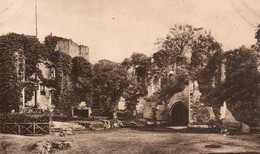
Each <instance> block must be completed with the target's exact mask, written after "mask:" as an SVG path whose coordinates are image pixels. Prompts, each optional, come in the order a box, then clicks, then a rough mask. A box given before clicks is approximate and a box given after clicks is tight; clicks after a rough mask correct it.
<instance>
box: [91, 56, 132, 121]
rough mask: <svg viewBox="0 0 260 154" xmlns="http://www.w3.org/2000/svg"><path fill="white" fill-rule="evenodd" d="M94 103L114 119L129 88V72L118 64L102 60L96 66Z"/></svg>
mask: <svg viewBox="0 0 260 154" xmlns="http://www.w3.org/2000/svg"><path fill="white" fill-rule="evenodd" d="M93 70H94V74H95V75H94V81H93V83H94V95H93V102H94V103H96V104H94V105H95V106H97V107H98V108H99V109H100V111H101V112H103V113H104V114H106V115H109V116H111V117H112V113H116V112H117V105H118V104H117V103H118V101H119V99H120V97H121V96H122V94H123V91H124V89H125V88H126V87H127V75H128V73H127V71H126V69H125V68H124V67H122V66H121V65H120V64H118V63H114V62H111V61H109V60H101V61H99V62H98V63H96V64H95V65H94V69H93Z"/></svg>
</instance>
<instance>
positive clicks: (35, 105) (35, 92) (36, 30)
mask: <svg viewBox="0 0 260 154" xmlns="http://www.w3.org/2000/svg"><path fill="white" fill-rule="evenodd" d="M35 33H36V38H38V29H37V0H35ZM36 68H37V64H36ZM35 82H36V83H37V73H36V72H35ZM37 89H38V84H37V85H36V89H35V91H34V99H35V100H34V101H35V102H34V107H35V108H37Z"/></svg>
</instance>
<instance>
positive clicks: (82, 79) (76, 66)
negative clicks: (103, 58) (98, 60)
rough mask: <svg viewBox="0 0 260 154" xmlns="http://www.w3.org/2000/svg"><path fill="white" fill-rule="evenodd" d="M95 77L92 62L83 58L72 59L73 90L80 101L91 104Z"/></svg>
mask: <svg viewBox="0 0 260 154" xmlns="http://www.w3.org/2000/svg"><path fill="white" fill-rule="evenodd" d="M93 76H94V74H93V66H92V65H91V63H90V62H88V61H87V60H86V59H85V58H83V57H74V58H73V59H72V71H71V78H72V83H73V90H74V92H75V93H76V96H77V97H78V99H79V101H86V102H88V103H90V102H91V96H92V90H93ZM78 103H79V102H78Z"/></svg>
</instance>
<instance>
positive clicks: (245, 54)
mask: <svg viewBox="0 0 260 154" xmlns="http://www.w3.org/2000/svg"><path fill="white" fill-rule="evenodd" d="M223 62H225V70H226V73H225V74H226V78H225V80H224V81H223V80H222V81H221V79H220V76H221V75H220V73H221V63H223ZM222 69H223V68H222ZM222 71H223V70H222ZM201 76H202V77H201V78H200V80H199V85H200V87H199V88H200V91H201V92H202V94H203V97H202V98H203V99H202V100H203V102H209V103H208V104H207V105H210V106H212V107H213V109H217V108H220V107H221V105H222V104H223V102H224V101H226V103H227V107H228V109H229V110H230V111H231V113H232V114H233V116H234V117H235V119H236V120H238V121H241V122H244V123H246V124H249V125H257V124H258V123H259V117H260V113H259V109H260V104H259V102H260V96H259V93H260V86H259V85H260V73H259V72H258V71H257V53H256V51H254V50H250V49H247V48H245V47H241V48H239V49H235V50H231V51H229V52H226V53H225V54H223V55H222V56H221V55H217V57H215V58H212V59H211V60H210V63H209V64H208V65H207V66H206V68H205V69H204V70H203V73H202V74H201ZM217 76H219V77H218V78H217ZM203 77H204V78H203ZM213 77H214V78H213ZM213 79H215V81H213ZM213 82H215V84H214V85H215V86H213V84H212V83H213Z"/></svg>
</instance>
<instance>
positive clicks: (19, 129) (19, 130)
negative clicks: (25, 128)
mask: <svg viewBox="0 0 260 154" xmlns="http://www.w3.org/2000/svg"><path fill="white" fill-rule="evenodd" d="M18 134H19V135H21V126H20V124H18Z"/></svg>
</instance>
